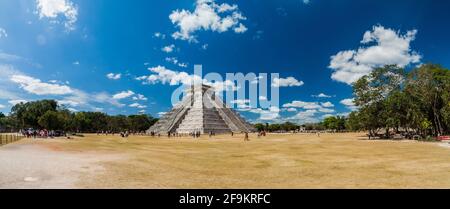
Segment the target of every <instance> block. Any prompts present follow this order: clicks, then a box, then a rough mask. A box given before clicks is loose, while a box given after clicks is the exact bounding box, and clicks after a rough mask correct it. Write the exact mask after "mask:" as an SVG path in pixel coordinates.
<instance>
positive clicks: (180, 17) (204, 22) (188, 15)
mask: <svg viewBox="0 0 450 209" xmlns="http://www.w3.org/2000/svg"><path fill="white" fill-rule="evenodd" d="M169 19H170V20H171V21H172V23H173V24H174V25H176V27H178V28H179V31H177V32H175V33H173V34H172V37H173V38H175V39H181V40H189V41H196V37H195V35H194V33H195V32H196V31H198V30H205V31H207V30H211V31H214V32H219V33H222V32H226V31H228V30H229V29H233V30H234V31H235V32H236V33H243V32H245V31H246V30H247V28H246V27H245V25H243V24H242V23H240V21H241V20H245V19H246V17H244V16H243V15H242V13H241V12H240V11H239V8H238V6H237V5H235V4H234V5H229V4H227V3H223V4H217V3H216V2H215V0H197V1H196V4H195V10H194V11H193V12H191V11H188V10H184V9H183V10H175V11H172V13H171V14H170V15H169Z"/></svg>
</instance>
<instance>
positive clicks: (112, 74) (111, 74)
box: [106, 73, 122, 80]
mask: <svg viewBox="0 0 450 209" xmlns="http://www.w3.org/2000/svg"><path fill="white" fill-rule="evenodd" d="M106 77H107V78H108V79H111V80H119V79H120V78H121V77H122V74H120V73H118V74H114V73H108V74H107V75H106Z"/></svg>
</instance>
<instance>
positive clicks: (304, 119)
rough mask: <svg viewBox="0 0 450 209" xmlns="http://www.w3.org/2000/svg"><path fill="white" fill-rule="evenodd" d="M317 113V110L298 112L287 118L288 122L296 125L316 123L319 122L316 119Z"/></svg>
mask: <svg viewBox="0 0 450 209" xmlns="http://www.w3.org/2000/svg"><path fill="white" fill-rule="evenodd" d="M317 113H318V111H317V110H305V111H301V112H298V113H297V114H296V115H294V116H292V117H290V118H288V120H289V121H294V122H296V123H298V124H304V123H316V122H319V119H318V118H317V117H316V114H317Z"/></svg>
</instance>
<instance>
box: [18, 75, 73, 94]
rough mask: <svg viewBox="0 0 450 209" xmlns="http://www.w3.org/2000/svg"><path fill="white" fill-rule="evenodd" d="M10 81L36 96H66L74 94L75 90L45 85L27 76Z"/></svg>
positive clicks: (55, 85)
mask: <svg viewBox="0 0 450 209" xmlns="http://www.w3.org/2000/svg"><path fill="white" fill-rule="evenodd" d="M10 80H11V81H12V82H14V83H17V84H19V86H20V88H22V89H24V90H25V91H27V92H29V93H32V94H36V95H66V94H71V93H73V90H72V89H71V88H70V87H69V86H66V85H59V84H51V83H45V82H42V81H41V80H39V79H37V78H33V77H30V76H26V75H13V76H11V77H10Z"/></svg>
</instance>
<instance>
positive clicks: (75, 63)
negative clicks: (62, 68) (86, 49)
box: [72, 61, 80, 65]
mask: <svg viewBox="0 0 450 209" xmlns="http://www.w3.org/2000/svg"><path fill="white" fill-rule="evenodd" d="M72 64H73V65H80V61H75V62H73V63H72Z"/></svg>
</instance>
